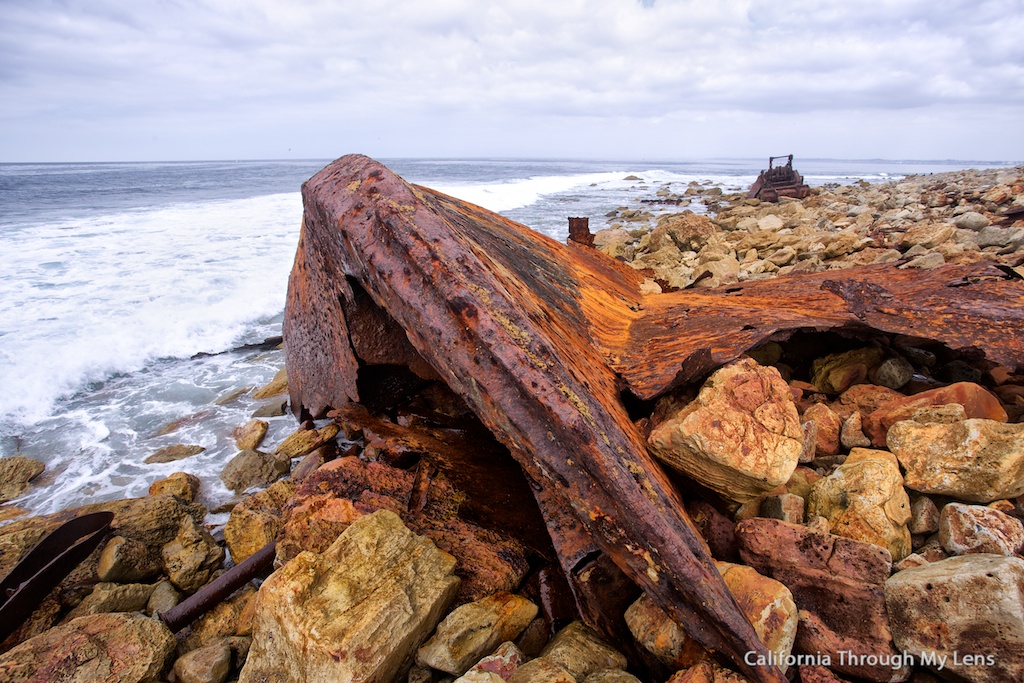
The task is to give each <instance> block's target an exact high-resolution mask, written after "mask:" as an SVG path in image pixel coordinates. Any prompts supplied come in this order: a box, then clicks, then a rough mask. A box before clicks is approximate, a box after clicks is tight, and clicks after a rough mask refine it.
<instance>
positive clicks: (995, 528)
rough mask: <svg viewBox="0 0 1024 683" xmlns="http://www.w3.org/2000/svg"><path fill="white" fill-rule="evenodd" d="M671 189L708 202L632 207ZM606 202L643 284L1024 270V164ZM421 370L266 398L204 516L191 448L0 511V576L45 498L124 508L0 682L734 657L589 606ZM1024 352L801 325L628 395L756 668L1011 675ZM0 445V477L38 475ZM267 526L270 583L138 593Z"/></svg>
mask: <svg viewBox="0 0 1024 683" xmlns="http://www.w3.org/2000/svg"><path fill="white" fill-rule="evenodd" d="M687 201H699V202H702V203H704V204H705V206H706V207H707V211H708V215H698V214H692V213H686V212H678V211H675V210H672V211H671V212H670V213H666V214H663V215H661V216H658V217H656V216H655V215H654V212H647V211H646V209H647V208H649V207H651V206H653V205H654V204H656V203H661V204H662V205H663V206H673V207H675V206H680V205H681V204H683V203H685V202H687ZM614 213H615V215H613V216H609V217H608V218H609V220H610V222H612V223H613V225H612V226H611V227H610V228H609V229H607V230H602V231H600V232H598V233H597V235H596V236H595V244H596V245H597V246H598V247H599V248H600V249H601V250H602V251H604V252H605V253H607V254H609V255H611V256H613V257H616V258H619V259H621V260H624V261H626V262H628V263H629V265H630V266H632V267H633V268H635V269H637V270H639V271H641V273H642V274H643V275H644V276H645V277H646V278H647V283H646V285H645V288H646V291H647V292H648V293H656V292H659V291H673V290H678V289H687V288H710V287H719V286H728V285H731V284H735V283H742V282H748V281H753V280H760V279H766V278H772V277H777V276H784V275H787V274H794V273H796V274H798V273H809V272H820V271H826V270H838V269H845V268H849V267H853V266H857V265H866V264H871V263H890V262H891V263H894V264H896V266H897V267H899V268H903V269H913V268H921V269H933V268H936V267H940V266H943V265H945V264H970V263H976V262H980V261H989V262H992V263H994V264H997V265H999V266H1001V267H1002V268H1003V269H1005V271H1004V272H1006V274H1007V276H1008V277H1016V278H1018V279H1020V278H1021V277H1022V276H1024V273H1022V272H1021V270H1020V267H1021V264H1022V263H1024V168H1017V169H1000V170H991V171H964V172H956V173H949V174H938V175H932V176H920V177H910V178H907V179H904V180H901V181H897V182H892V183H886V184H882V185H868V184H866V183H864V184H858V185H852V186H843V187H824V188H816V190H815V191H814V192H813V193H812V195H811V196H810V197H808V198H807V199H804V200H792V201H783V202H782V203H779V204H762V203H760V202H757V201H756V200H749V199H746V198H744V197H742V196H735V195H725V194H722V192H721V190H720V189H719V188H714V187H702V186H691V187H688V188H687V189H686V190H684V191H683V192H681V193H674V191H673V187H671V186H667V187H659V188H656V189H654V190H653V191H652V196H651V197H650V198H649V200H648V202H646V203H645V204H644V205H643V207H642V208H640V209H634V208H629V207H624V208H623V209H620V210H617V211H616V212H614ZM421 370H422V372H420V373H419V374H420V375H427V377H420V379H421V380H422V381H417V383H416V385H415V386H414V387H408V386H403V387H398V388H397V389H396V388H395V387H391V386H390V384H389V382H391V383H394V382H395V381H397V380H396V379H395V378H389V377H387V376H380V377H379V378H378V379H379V384H380V387H381V390H380V392H378V394H376V395H372V394H370V393H369V392H367V395H366V398H365V399H364V403H365V405H362V406H361V405H359V404H351V405H349V406H348V407H346V408H344V409H341V410H338V411H335V412H334V413H332V414H331V416H330V419H328V420H325V421H317V422H312V421H306V422H304V423H303V424H302V425H301V426H300V428H299V429H298V430H297V431H295V432H294V433H293V434H292V435H290V436H288V437H287V438H285V439H284V440H283V441H281V443H280V444H279V445H278V446H276V447H275V448H274V449H273V451H270V449H266V450H261V448H262V447H263V443H264V440H265V439H266V433H267V423H266V422H265V421H263V420H262V419H260V417H258V416H254V417H253V419H252V420H251V421H250V422H249V423H247V424H245V425H239V428H238V430H237V431H236V434H235V437H236V445H237V447H238V451H239V453H238V455H237V456H236V457H235V458H234V459H232V460H231V461H230V462H229V463H227V465H226V467H225V469H224V472H223V473H222V475H221V478H222V480H223V482H224V483H225V485H226V486H227V487H228V488H229V489H232V490H235V491H236V492H238V493H240V494H243V493H247V494H248V495H245V496H244V497H243V498H241V499H240V501H239V502H238V503H237V504H236V505H234V506H233V508H232V509H231V512H230V520H229V521H228V523H227V525H226V526H225V527H223V529H220V528H216V527H212V528H208V527H207V526H206V525H205V524H204V523H205V521H206V519H207V511H206V510H205V508H203V507H202V506H201V505H199V504H198V503H196V502H195V501H196V499H197V494H198V489H199V482H198V480H197V479H196V478H195V477H194V476H192V475H190V474H187V473H185V472H181V473H177V474H175V475H172V476H171V477H168V478H167V479H164V480H161V481H159V482H157V483H155V484H154V485H153V486H152V487H151V489H150V495H149V496H147V497H144V498H138V499H131V500H124V501H113V502H109V503H100V504H96V505H92V506H87V507H86V508H79V509H75V510H67V511H63V512H61V513H57V514H55V515H46V516H38V517H24V516H23V517H21V518H19V519H15V520H14V521H12V522H10V523H8V524H7V525H6V526H4V527H0V575H5V574H6V573H7V572H8V571H9V570H10V568H11V567H13V566H14V564H15V563H16V562H17V560H18V558H20V557H21V556H22V555H23V554H24V553H25V552H27V551H28V550H29V549H30V548H31V547H32V546H33V545H34V544H35V543H36V542H38V541H39V539H41V538H42V537H43V536H44V535H45V534H46V533H47V532H48V531H50V530H52V529H53V528H55V527H56V526H57V525H59V524H60V523H61V522H62V521H64V520H67V519H70V518H72V517H75V516H77V515H79V514H83V513H86V512H92V511H98V510H108V511H111V512H113V513H114V515H115V520H114V522H113V525H112V529H113V531H112V537H111V539H110V540H109V541H107V542H106V543H105V544H104V545H102V546H101V547H100V548H98V549H97V550H96V552H95V553H93V554H92V556H90V558H89V559H88V560H86V561H85V562H84V563H83V564H82V565H81V566H80V567H78V568H77V569H75V570H74V571H73V572H72V573H71V574H70V575H69V576H68V578H67V579H65V580H64V582H62V584H61V585H60V586H59V587H58V588H57V589H56V590H54V591H53V592H52V593H51V594H50V595H49V596H47V597H46V598H45V600H43V602H42V605H41V606H40V607H39V609H37V610H36V612H35V613H34V614H33V615H32V617H31V618H30V620H29V621H28V622H27V623H26V624H25V625H24V626H22V627H21V629H19V631H18V632H16V633H15V634H14V635H12V636H11V637H10V638H8V639H7V641H5V642H4V643H3V644H2V645H0V649H2V650H4V652H3V653H2V654H0V681H8V680H9V681H43V680H52V679H54V678H57V677H60V676H62V675H67V676H69V678H68V680H83V681H84V680H104V681H162V680H167V681H180V682H184V683H191V682H199V681H201V682H204V683H208V682H215V683H223V682H224V681H228V680H239V681H299V680H303V681H319V680H324V681H327V680H331V681H333V680H376V681H398V680H407V681H409V682H410V683H413V682H415V683H428V682H429V683H441V682H442V681H454V680H457V681H460V683H461V682H463V681H465V682H467V683H468V682H470V681H473V682H476V681H486V682H487V683H499V679H500V680H501V681H511V682H512V683H528V682H530V681H560V682H563V683H583V682H584V681H586V682H587V683H605V682H606V681H609V682H618V681H621V682H622V683H629V682H630V681H636V680H638V678H639V679H640V680H644V681H657V682H658V683H660V682H661V681H671V682H672V683H698V682H704V681H707V682H711V681H715V682H719V683H724V682H726V681H730V682H733V681H742V680H746V679H744V678H743V677H742V676H741V675H740V674H738V673H735V672H733V671H731V670H730V669H728V668H726V667H725V664H726V662H721V661H717V660H715V659H713V658H712V656H711V655H710V654H709V653H708V652H707V651H706V650H705V649H704V648H702V647H701V646H700V645H699V644H698V643H697V642H696V641H695V640H693V639H691V638H690V637H689V636H688V635H687V633H686V631H685V630H683V629H681V628H680V627H679V626H678V625H677V624H675V623H674V622H673V621H672V620H671V619H669V617H668V616H667V614H666V613H665V612H664V611H662V610H661V609H660V608H659V607H658V606H657V605H656V604H655V603H654V601H652V600H651V599H650V597H648V596H646V595H644V594H643V593H642V592H641V591H640V590H639V589H638V588H637V587H636V586H635V585H633V584H632V583H629V582H628V581H627V582H626V583H613V584H608V585H607V586H606V589H605V592H607V593H609V594H615V595H614V597H615V600H612V601H611V602H614V603H615V604H621V609H620V610H619V611H618V613H617V616H616V617H615V618H616V619H617V620H618V621H619V622H621V628H618V627H616V628H618V632H619V633H621V634H622V635H621V637H620V638H618V639H615V640H614V642H609V638H608V637H603V636H602V635H599V634H598V633H596V632H595V631H593V630H591V629H590V628H589V627H587V626H585V625H584V624H583V623H582V622H581V621H580V614H579V611H578V608H577V599H576V598H575V597H574V596H573V594H572V592H571V590H570V588H569V586H568V585H567V584H566V582H565V578H564V576H562V575H561V570H560V568H559V567H558V565H557V563H556V562H553V559H554V551H553V549H552V548H551V545H550V540H549V539H548V538H547V529H546V528H545V523H544V520H543V519H542V518H541V517H540V515H539V513H538V512H537V509H536V504H535V503H534V502H533V494H532V493H531V490H530V488H529V485H528V484H527V482H526V480H525V479H523V477H522V475H521V474H520V473H519V472H518V466H517V465H516V464H515V463H514V462H513V461H512V460H511V458H510V457H509V455H508V452H507V450H505V449H504V447H502V446H501V445H500V444H498V443H497V442H496V441H495V440H494V438H493V437H492V436H491V435H490V433H489V432H488V431H487V430H486V429H485V428H484V427H483V426H482V425H481V424H480V423H479V421H478V420H477V419H476V416H475V415H474V414H473V412H472V411H471V410H469V409H468V407H467V406H466V404H465V403H464V402H463V401H462V400H461V399H460V398H459V397H458V396H456V395H455V394H454V393H453V392H452V391H451V390H450V389H448V387H447V386H446V385H445V383H444V382H441V381H440V380H439V379H438V378H437V377H436V376H435V377H429V375H430V369H429V368H422V369H421ZM1019 370H1020V369H1019V368H1009V367H1003V366H999V365H997V364H995V363H993V362H991V361H988V360H986V359H984V358H983V357H979V356H978V354H972V353H971V352H970V350H965V351H960V352H957V351H954V350H951V349H949V348H947V347H945V346H943V345H941V344H936V343H934V342H932V341H930V340H928V339H922V338H916V337H908V336H903V335H886V334H881V333H872V332H869V331H863V332H862V333H860V334H846V335H841V334H838V333H817V334H816V333H813V332H807V333H800V334H797V335H793V336H791V337H789V338H788V339H785V340H780V341H772V342H769V343H766V344H763V345H761V346H760V347H759V348H757V349H755V350H754V351H752V352H750V353H749V354H748V356H746V357H743V358H741V359H739V360H737V361H733V362H731V363H728V364H726V365H724V366H722V367H720V368H718V369H716V370H714V371H713V372H711V373H710V374H709V375H707V376H705V377H703V378H702V379H701V381H699V382H696V383H693V384H692V385H687V386H685V387H681V388H679V389H677V390H674V391H672V392H671V393H669V394H667V395H665V396H663V397H661V398H659V399H658V400H657V401H656V402H649V403H647V404H643V405H640V406H637V407H635V408H634V410H633V413H634V419H635V422H636V425H637V428H638V429H639V430H640V433H641V434H642V435H643V437H644V438H645V439H646V441H647V445H648V449H649V450H650V452H651V453H652V454H653V455H654V456H655V457H657V458H658V459H659V460H660V461H661V462H662V463H663V465H664V466H665V468H666V469H667V470H669V471H670V472H672V473H673V474H672V476H673V478H674V479H673V480H674V481H675V483H676V484H677V485H678V487H679V489H680V490H681V491H682V492H683V496H684V498H685V500H686V507H687V511H688V513H689V515H690V517H691V519H692V520H693V522H694V524H695V525H696V527H697V529H698V530H699V531H700V533H701V535H702V536H703V538H704V541H705V542H706V544H707V546H708V548H709V549H710V553H711V555H712V557H713V558H714V560H715V565H716V567H717V569H718V571H719V572H720V573H721V575H722V577H723V578H724V580H725V583H726V585H727V587H728V589H729V591H730V592H731V593H732V595H733V597H734V598H735V599H736V602H737V604H738V605H739V607H740V609H741V610H742V612H743V614H744V615H746V617H747V618H748V619H749V620H750V621H751V623H752V625H753V627H754V630H755V631H756V634H757V636H758V638H759V639H760V640H761V642H762V643H764V645H765V646H766V647H767V650H768V651H769V652H770V653H771V655H770V656H769V659H770V660H771V661H764V662H761V661H751V662H747V664H748V665H750V666H754V667H757V666H766V665H769V664H774V665H777V666H779V668H782V669H789V670H790V672H791V674H792V672H796V673H795V677H796V679H797V680H801V681H804V682H805V683H812V682H819V681H820V682H827V681H833V682H834V681H853V680H869V681H880V682H881V681H906V680H911V681H916V682H917V683H923V682H925V681H932V680H935V678H934V674H935V673H941V672H954V673H955V674H957V675H959V676H961V677H963V678H964V679H966V680H970V681H1006V680H1019V679H1021V678H1022V677H1024V655H1022V654H1021V648H1020V645H1021V644H1022V643H1024V614H1022V613H1021V611H1020V607H1019V605H1020V604H1021V598H1022V590H1024V559H1022V558H1021V552H1022V546H1024V524H1022V522H1021V520H1022V519H1024V424H1022V423H1021V416H1022V414H1024V375H1022V374H1020V372H1019ZM287 391H288V378H287V377H286V376H285V375H284V373H281V374H280V375H279V376H278V377H277V378H276V379H275V382H272V383H271V384H270V385H268V386H267V387H264V388H263V389H261V390H260V391H259V392H258V395H259V396H261V397H263V398H264V399H266V400H268V401H269V402H270V403H276V404H277V406H276V407H280V405H279V404H280V403H281V402H282V401H283V397H284V394H286V393H287ZM274 397H278V398H276V399H275V398H274ZM189 452H190V451H189V447H188V445H184V444H183V445H182V448H181V449H178V450H176V451H174V452H170V451H165V452H161V453H155V454H153V456H151V457H154V456H155V457H156V458H157V459H158V460H163V459H167V458H170V459H174V458H175V457H186V456H187V453H189ZM482 453H483V454H487V460H486V462H487V463H488V466H487V467H480V465H479V462H478V461H475V460H474V458H473V457H472V456H473V455H474V454H477V455H478V454H482ZM425 454H429V455H430V457H429V458H425V457H424V455H425ZM164 461H166V460H164ZM438 463H442V464H443V466H439V465H438ZM0 467H3V470H2V475H0V484H2V487H0V492H2V494H3V495H4V496H5V499H6V500H10V499H12V498H15V497H16V496H17V495H20V493H22V492H23V491H24V490H25V487H26V486H28V485H30V484H29V482H30V480H31V479H32V478H33V477H35V476H36V475H38V474H39V471H40V470H41V467H39V466H38V464H36V463H34V462H33V461H31V460H29V459H27V458H20V457H16V458H5V459H3V461H0ZM253 491H256V492H255V493H252V492H253ZM211 532H212V533H211ZM275 540H276V543H277V545H276V556H277V561H276V563H275V567H276V571H275V572H274V573H273V574H272V575H271V576H270V577H269V578H267V579H266V580H265V581H262V582H261V583H260V585H259V588H258V589H257V586H256V584H252V585H247V586H245V587H243V588H242V589H239V590H238V591H237V592H235V593H234V594H233V595H232V596H230V597H229V598H228V599H227V600H225V601H224V602H221V603H220V604H219V605H217V606H216V607H215V608H214V609H213V610H212V611H210V612H209V613H207V614H206V615H205V616H203V617H201V618H199V619H198V620H197V621H196V622H194V623H193V624H192V625H190V626H189V627H187V628H186V629H184V630H183V631H181V632H179V633H177V634H173V633H171V632H170V631H169V630H168V629H167V627H166V626H165V625H164V624H163V622H161V621H160V620H158V619H154V618H152V615H155V614H156V613H157V612H162V611H167V610H168V609H170V608H171V607H172V606H173V605H174V604H176V603H177V602H178V601H179V600H181V599H183V598H184V597H186V596H188V595H190V594H193V593H195V592H196V591H197V590H199V589H200V588H202V587H203V586H204V585H206V584H208V583H209V582H210V581H212V580H213V579H214V578H216V577H217V576H218V575H219V574H221V573H222V572H223V571H224V570H225V569H226V568H228V567H230V566H231V565H232V564H234V563H240V562H242V561H243V560H244V559H245V558H247V557H249V556H251V555H252V554H253V553H255V552H256V551H258V550H259V549H260V548H262V547H264V546H265V545H266V544H267V543H270V542H272V541H275ZM616 580H618V579H616ZM616 628H609V629H608V631H609V632H615V631H616ZM72 671H76V672H77V674H76V675H77V676H78V677H77V678H74V677H71V672H72ZM792 677H793V676H792V675H791V678H792Z"/></svg>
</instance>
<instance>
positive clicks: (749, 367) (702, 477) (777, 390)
mask: <svg viewBox="0 0 1024 683" xmlns="http://www.w3.org/2000/svg"><path fill="white" fill-rule="evenodd" d="M648 445H649V447H650V449H651V452H652V453H653V454H654V455H655V456H657V457H658V458H659V459H660V460H662V461H664V462H665V463H666V464H668V465H670V466H672V467H674V468H676V469H678V470H680V471H682V472H684V473H686V474H687V475H689V476H691V477H693V478H694V479H696V480H697V481H699V482H700V483H702V484H704V485H705V486H708V487H709V488H711V489H714V490H716V491H718V492H719V493H721V494H722V495H723V496H725V497H727V498H730V499H732V500H736V501H738V502H745V501H748V500H751V499H753V498H756V497H757V496H759V495H760V494H762V493H766V492H768V491H771V490H772V489H774V488H775V487H777V486H779V485H781V484H784V483H786V481H788V480H789V477H790V475H792V473H793V470H794V469H795V468H796V465H797V460H798V459H799V457H800V453H801V451H802V450H803V431H802V429H801V427H800V420H799V416H798V414H797V410H796V405H795V404H794V402H793V395H792V393H791V392H790V391H789V387H788V386H787V385H786V383H785V382H784V381H783V380H782V377H781V376H780V375H779V372H778V370H776V369H775V368H772V367H762V366H760V365H758V364H757V363H756V362H755V361H754V360H752V359H750V358H743V359H740V360H738V361H734V362H733V363H730V364H728V365H726V366H724V367H723V368H721V369H719V370H717V371H716V372H715V373H713V374H712V375H711V377H710V378H708V381H707V382H706V383H705V384H704V386H703V387H702V388H701V390H700V393H699V394H698V396H697V398H696V399H695V400H694V401H693V402H691V403H690V404H688V405H687V406H686V407H684V408H683V409H682V410H680V411H678V412H677V413H675V414H672V415H670V416H669V417H668V418H667V419H666V420H664V421H663V422H661V423H660V424H657V425H655V426H654V428H653V429H652V431H651V435H650V437H649V438H648Z"/></svg>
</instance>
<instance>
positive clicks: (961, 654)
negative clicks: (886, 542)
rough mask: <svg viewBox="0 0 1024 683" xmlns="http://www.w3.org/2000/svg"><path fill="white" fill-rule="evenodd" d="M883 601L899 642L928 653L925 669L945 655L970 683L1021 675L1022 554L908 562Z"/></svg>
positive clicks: (946, 664) (997, 682)
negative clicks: (910, 564) (912, 564)
mask: <svg viewBox="0 0 1024 683" xmlns="http://www.w3.org/2000/svg"><path fill="white" fill-rule="evenodd" d="M885 603H886V607H887V609H888V613H889V622H890V624H891V626H892V633H893V638H894V639H895V641H896V646H897V647H898V648H899V649H900V650H903V651H905V652H910V653H911V654H914V655H916V656H921V655H925V656H927V657H928V660H927V662H931V663H928V664H927V665H928V668H930V669H932V670H938V668H939V666H938V663H939V662H942V664H943V667H942V668H943V670H944V671H946V672H947V673H950V672H952V673H954V674H957V675H960V676H963V677H964V678H965V679H966V680H969V681H972V683H1005V682H1006V681H1020V680H1024V560H1021V559H1020V558H1017V557H1004V556H1001V555H989V554H972V555H962V556H960V557H951V558H949V559H947V560H941V561H939V562H932V563H930V564H926V565H923V566H920V567H914V568H912V569H907V570H905V571H901V572H898V573H896V574H894V575H893V576H892V578H891V579H889V580H888V581H886V583H885ZM954 653H955V654H956V655H957V657H956V659H954ZM933 656H934V659H933ZM969 656H970V657H977V658H980V660H979V659H975V660H974V661H970V662H968V661H967V659H966V658H967V657H969ZM940 658H941V659H940Z"/></svg>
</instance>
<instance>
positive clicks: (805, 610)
mask: <svg viewBox="0 0 1024 683" xmlns="http://www.w3.org/2000/svg"><path fill="white" fill-rule="evenodd" d="M736 535H737V540H738V542H739V547H740V557H741V558H742V559H743V561H744V562H745V563H746V564H748V565H750V566H751V567H753V568H754V569H755V570H757V571H758V572H759V573H760V574H763V575H765V576H769V577H771V578H774V579H776V580H777V581H780V582H782V583H783V584H784V585H785V586H786V587H787V588H788V589H789V590H790V592H791V593H792V595H793V601H794V603H796V606H797V608H798V610H799V612H798V618H799V621H800V625H799V627H798V628H797V634H796V642H795V644H794V651H795V652H799V653H804V654H810V655H815V656H819V657H821V656H824V655H827V656H828V657H829V658H830V660H831V666H832V668H833V669H834V670H835V671H837V672H838V673H840V674H843V675H849V676H854V677H858V678H864V679H867V680H870V681H878V682H880V683H881V682H890V681H902V680H906V678H907V677H908V676H909V675H910V668H909V666H900V667H898V668H896V669H895V670H894V669H893V668H892V667H891V666H888V665H886V664H883V663H881V662H891V660H892V657H894V656H897V655H898V654H899V652H898V651H897V650H896V649H895V647H894V646H893V643H892V634H891V632H890V630H889V620H888V617H887V615H886V611H885V595H884V593H883V589H882V585H883V584H884V583H885V581H886V579H888V578H889V574H890V571H891V569H892V557H891V555H890V554H889V551H888V550H886V549H885V548H881V547H879V546H877V545H874V544H872V543H864V542H862V541H855V540H852V539H849V538H844V537H842V536H835V535H832V534H827V533H821V532H817V531H813V530H811V529H809V528H807V527H805V526H800V525H797V524H787V523H786V522H781V521H778V520H773V519H765V518H761V517H759V518H755V519H750V520H746V521H744V522H741V523H740V524H738V525H737V527H736ZM869 657H871V658H873V659H868V658H869Z"/></svg>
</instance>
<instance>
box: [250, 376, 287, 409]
mask: <svg viewBox="0 0 1024 683" xmlns="http://www.w3.org/2000/svg"><path fill="white" fill-rule="evenodd" d="M287 393H288V370H287V369H286V368H281V369H280V370H278V371H277V374H275V375H274V378H273V379H272V380H270V381H269V382H268V383H267V384H265V385H263V386H262V387H260V388H259V389H257V390H256V391H254V392H252V397H253V398H254V399H256V400H257V401H259V400H262V399H265V398H271V397H273V396H281V395H282V394H287Z"/></svg>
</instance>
